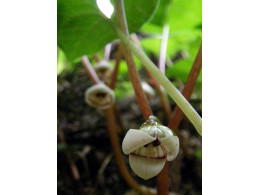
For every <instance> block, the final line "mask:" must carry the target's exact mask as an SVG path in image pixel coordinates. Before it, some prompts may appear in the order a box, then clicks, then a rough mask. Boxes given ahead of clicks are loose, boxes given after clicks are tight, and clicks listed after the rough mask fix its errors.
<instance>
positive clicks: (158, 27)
mask: <svg viewBox="0 0 260 195" xmlns="http://www.w3.org/2000/svg"><path fill="white" fill-rule="evenodd" d="M162 10H165V11H164V12H163V11H162ZM167 10H170V11H167ZM160 18H161V20H160ZM163 21H164V22H165V23H167V24H169V38H168V45H167V54H166V55H167V57H169V58H171V59H174V57H175V56H176V54H177V53H180V52H182V53H186V54H188V56H186V58H183V59H180V60H178V61H177V62H176V63H174V64H173V65H172V66H171V67H170V68H167V69H166V76H167V77H168V78H175V79H176V78H177V79H180V80H182V81H183V82H185V81H186V78H187V76H188V74H189V71H190V69H191V66H192V64H193V61H194V59H195V57H196V55H197V52H198V50H199V47H200V44H201V39H202V35H201V34H202V31H201V28H202V0H168V1H167V0H162V1H161V2H160V5H159V8H158V12H156V13H155V16H154V18H153V19H152V20H151V22H150V23H147V24H146V25H144V26H143V27H142V31H143V32H145V33H147V34H150V36H149V37H148V38H145V39H143V40H142V41H141V44H142V47H143V48H144V50H145V51H146V52H147V53H152V54H153V55H154V56H156V57H157V58H158V57H159V53H160V46H161V33H162V28H163V25H164V23H163ZM201 80H202V77H201V75H200V76H199V78H198V83H201Z"/></svg>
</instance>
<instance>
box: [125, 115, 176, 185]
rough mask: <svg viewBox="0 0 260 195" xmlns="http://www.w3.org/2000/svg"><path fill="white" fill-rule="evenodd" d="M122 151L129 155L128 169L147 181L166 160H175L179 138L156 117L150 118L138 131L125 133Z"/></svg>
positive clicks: (160, 168) (159, 169) (158, 170)
mask: <svg viewBox="0 0 260 195" xmlns="http://www.w3.org/2000/svg"><path fill="white" fill-rule="evenodd" d="M122 149H123V152H124V153H125V154H129V163H130V167H131V168H132V169H133V171H134V172H135V173H136V175H138V176H139V177H141V178H143V179H145V180H147V179H150V178H152V177H154V176H156V175H158V174H159V173H160V172H161V170H162V168H163V167H164V164H165V162H166V160H167V161H172V160H174V159H175V158H176V156H177V154H178V152H179V138H178V137H177V136H175V135H174V133H173V132H172V131H171V129H169V128H168V127H166V126H163V125H161V123H160V122H159V120H158V119H157V118H156V117H154V116H150V117H149V119H148V120H147V121H146V122H145V123H144V124H143V125H142V126H141V128H140V130H136V129H130V130H129V131H128V132H127V134H126V136H125V138H124V140H123V144H122Z"/></svg>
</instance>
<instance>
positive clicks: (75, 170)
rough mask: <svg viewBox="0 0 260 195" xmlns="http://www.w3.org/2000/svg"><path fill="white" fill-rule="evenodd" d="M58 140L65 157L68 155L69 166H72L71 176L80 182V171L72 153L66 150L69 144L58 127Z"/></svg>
mask: <svg viewBox="0 0 260 195" xmlns="http://www.w3.org/2000/svg"><path fill="white" fill-rule="evenodd" d="M58 138H59V140H60V143H61V145H62V147H63V148H64V151H65V155H66V158H67V161H68V164H69V166H70V170H71V174H72V176H73V178H74V179H75V180H77V181H78V180H79V179H80V175H79V171H78V168H77V166H76V164H75V162H74V161H73V158H72V155H71V153H70V152H69V151H67V149H66V148H67V143H66V140H65V136H64V133H63V131H62V129H61V128H60V127H58Z"/></svg>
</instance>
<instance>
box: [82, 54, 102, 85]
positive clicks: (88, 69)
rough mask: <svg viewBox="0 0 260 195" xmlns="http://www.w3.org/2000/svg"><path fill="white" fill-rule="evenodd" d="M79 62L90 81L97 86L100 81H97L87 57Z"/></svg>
mask: <svg viewBox="0 0 260 195" xmlns="http://www.w3.org/2000/svg"><path fill="white" fill-rule="evenodd" d="M81 62H82V65H83V66H84V67H85V69H86V71H87V73H88V75H89V76H90V79H91V81H92V82H93V84H98V83H100V82H101V81H100V80H99V78H98V76H97V74H96V72H95V70H94V69H93V67H92V65H91V64H90V62H89V60H88V57H87V56H83V57H82V58H81Z"/></svg>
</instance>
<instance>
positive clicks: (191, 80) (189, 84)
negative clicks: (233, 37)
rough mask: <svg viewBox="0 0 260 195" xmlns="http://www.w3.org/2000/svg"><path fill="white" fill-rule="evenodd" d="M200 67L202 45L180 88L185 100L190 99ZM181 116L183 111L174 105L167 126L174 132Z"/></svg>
mask: <svg viewBox="0 0 260 195" xmlns="http://www.w3.org/2000/svg"><path fill="white" fill-rule="evenodd" d="M201 67H202V45H201V46H200V48H199V51H198V54H197V56H196V58H195V60H194V62H193V65H192V68H191V70H190V73H189V75H188V78H187V81H186V84H185V87H184V89H183V90H182V95H183V96H184V97H185V98H186V100H187V101H189V100H190V97H191V95H192V92H193V89H194V87H195V84H196V81H197V78H198V76H199V73H200V70H201ZM182 117H183V112H182V111H181V109H180V108H179V107H178V106H176V108H175V109H174V111H173V113H172V116H171V120H170V122H169V124H168V127H169V128H170V129H172V130H173V131H174V132H177V127H178V126H179V124H180V121H181V119H182Z"/></svg>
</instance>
